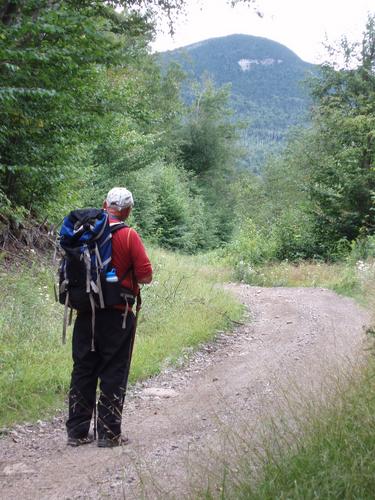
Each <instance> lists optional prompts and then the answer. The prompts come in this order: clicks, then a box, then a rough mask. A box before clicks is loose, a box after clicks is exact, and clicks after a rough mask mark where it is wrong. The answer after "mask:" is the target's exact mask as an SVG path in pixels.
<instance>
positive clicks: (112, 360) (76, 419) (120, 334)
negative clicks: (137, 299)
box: [66, 309, 134, 439]
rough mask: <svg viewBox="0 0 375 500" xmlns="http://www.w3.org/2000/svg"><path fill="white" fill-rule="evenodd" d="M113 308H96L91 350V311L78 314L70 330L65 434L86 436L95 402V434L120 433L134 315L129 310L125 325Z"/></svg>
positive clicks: (103, 435)
mask: <svg viewBox="0 0 375 500" xmlns="http://www.w3.org/2000/svg"><path fill="white" fill-rule="evenodd" d="M122 322H123V315H122V313H121V311H118V310H116V309H102V310H97V311H96V318H95V336H94V338H95V351H94V352H92V351H91V341H92V327H91V312H87V313H79V314H78V316H77V319H76V321H75V324H74V330H73V342H72V344H73V349H72V350H73V371H72V379H71V385H70V393H69V418H68V420H67V422H66V428H67V431H68V435H69V436H70V437H74V438H81V437H85V436H87V433H88V431H89V428H90V422H91V417H92V414H93V410H94V406H95V397H96V387H97V383H98V380H99V381H100V397H99V401H98V422H97V429H98V437H99V438H109V439H113V438H116V437H118V436H120V434H121V415H122V407H123V404H124V397H125V391H126V384H127V382H128V374H129V365H130V356H131V349H132V347H131V346H132V341H133V331H134V314H133V313H131V312H129V313H128V316H127V319H126V328H125V329H124V328H122Z"/></svg>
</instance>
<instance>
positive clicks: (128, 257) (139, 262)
mask: <svg viewBox="0 0 375 500" xmlns="http://www.w3.org/2000/svg"><path fill="white" fill-rule="evenodd" d="M110 223H111V224H115V223H118V220H116V219H113V218H112V217H110ZM112 267H114V268H115V269H116V274H117V276H118V277H119V279H121V277H122V276H123V275H124V274H125V273H126V272H127V271H129V270H130V269H131V271H130V272H129V273H128V274H127V276H126V278H125V279H124V280H123V281H122V283H121V284H122V285H123V286H124V287H126V288H129V289H130V290H132V291H133V292H134V295H137V294H138V291H139V286H138V282H139V281H142V280H143V279H144V278H146V277H148V276H150V275H152V266H151V262H150V259H149V258H148V255H147V253H146V249H145V247H144V245H143V243H142V240H141V238H140V236H139V234H138V233H137V232H136V231H135V229H133V228H130V227H125V228H122V229H118V230H117V231H115V232H114V233H113V234H112Z"/></svg>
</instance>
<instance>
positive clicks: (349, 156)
mask: <svg viewBox="0 0 375 500" xmlns="http://www.w3.org/2000/svg"><path fill="white" fill-rule="evenodd" d="M340 53H341V54H343V55H344V61H345V66H344V68H340V69H338V70H337V69H336V68H335V66H334V65H332V64H326V65H325V66H323V68H322V72H321V76H320V78H317V79H316V80H315V82H314V83H313V86H312V90H313V97H314V99H315V108H314V115H313V117H314V125H315V134H314V136H313V138H312V145H313V149H314V150H315V154H314V157H313V158H314V159H313V161H312V162H310V164H309V170H310V178H311V181H310V184H309V196H310V199H311V201H312V210H313V216H314V221H315V232H316V235H317V240H318V242H319V244H320V251H321V252H322V253H323V254H325V255H328V254H329V253H331V252H334V251H335V248H337V245H341V244H342V241H348V242H350V241H352V240H354V239H356V238H358V237H359V236H361V235H366V234H373V233H374V231H375V210H374V208H375V207H374V194H375V169H374V160H375V17H374V16H370V17H369V19H368V22H367V26H366V31H365V33H364V36H363V41H362V44H361V46H360V47H359V46H357V45H352V46H351V45H350V44H348V42H347V41H346V40H345V39H344V40H343V42H342V44H341V52H340ZM310 149H311V145H310Z"/></svg>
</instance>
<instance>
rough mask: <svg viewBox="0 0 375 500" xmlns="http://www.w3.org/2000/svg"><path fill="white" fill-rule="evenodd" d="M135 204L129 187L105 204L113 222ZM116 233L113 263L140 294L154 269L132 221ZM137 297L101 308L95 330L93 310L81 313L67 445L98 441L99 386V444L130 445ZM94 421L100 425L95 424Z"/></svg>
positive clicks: (75, 343) (117, 191) (113, 192)
mask: <svg viewBox="0 0 375 500" xmlns="http://www.w3.org/2000/svg"><path fill="white" fill-rule="evenodd" d="M133 205H134V202H133V196H132V193H131V192H130V191H128V190H127V189H126V188H124V187H115V188H113V189H111V190H110V191H109V193H108V195H107V198H106V200H105V201H104V204H103V208H104V210H105V211H106V212H107V213H108V216H109V223H110V225H116V224H119V223H121V222H123V221H125V220H126V219H127V218H128V217H129V215H130V212H131V210H132V207H133ZM123 226H125V227H121V228H120V229H118V230H116V231H115V232H113V234H112V263H111V265H112V266H113V268H114V269H115V271H116V274H117V276H118V277H123V276H125V278H124V279H121V285H122V286H123V287H125V289H127V291H128V292H129V296H133V298H134V297H137V296H138V293H139V284H146V283H151V280H152V267H151V263H150V260H149V258H148V256H147V253H146V251H145V248H144V246H143V243H142V241H141V238H140V237H139V235H138V234H137V232H136V231H135V230H134V229H133V228H129V227H128V226H126V225H123ZM133 303H134V300H133V301H128V303H125V302H123V303H120V304H117V305H114V306H111V307H105V308H104V309H100V308H97V309H96V310H95V325H94V328H92V313H91V312H90V311H87V312H81V311H79V312H78V313H77V318H76V321H75V324H74V330H73V340H72V351H73V371H72V378H71V385H70V393H69V417H68V420H67V422H66V428H67V433H68V441H67V444H68V445H70V446H79V445H81V444H86V443H90V442H92V441H93V436H92V435H91V434H89V428H90V422H91V418H92V415H93V413H94V416H95V415H96V411H94V407H95V404H96V389H97V383H98V380H99V389H100V396H99V401H98V406H97V412H98V418H97V432H98V442H97V444H98V446H99V447H114V446H118V445H120V444H125V443H126V442H127V439H125V438H123V437H122V436H121V415H122V408H123V403H124V397H125V391H126V385H127V379H128V374H129V366H130V360H131V354H132V347H133V341H134V334H135V316H134V314H133V311H132V304H133ZM95 424H96V423H95V422H94V429H96V427H95Z"/></svg>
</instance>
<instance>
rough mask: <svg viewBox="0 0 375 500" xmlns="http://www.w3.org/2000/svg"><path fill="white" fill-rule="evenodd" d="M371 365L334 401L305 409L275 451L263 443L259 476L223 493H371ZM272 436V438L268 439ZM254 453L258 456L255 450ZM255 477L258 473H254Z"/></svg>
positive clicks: (374, 413)
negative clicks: (300, 421) (294, 430)
mask: <svg viewBox="0 0 375 500" xmlns="http://www.w3.org/2000/svg"><path fill="white" fill-rule="evenodd" d="M374 389H375V367H374V364H373V363H371V365H368V366H367V367H366V369H365V370H364V371H363V372H362V374H361V376H360V377H358V378H355V377H353V378H352V379H351V380H350V385H349V387H346V388H344V387H343V388H342V389H341V390H340V392H339V394H337V395H336V398H335V399H334V402H333V404H330V405H328V407H326V408H324V407H322V406H318V408H317V409H316V408H315V409H314V408H312V407H311V408H310V409H309V413H308V414H307V415H305V423H304V426H303V427H302V428H301V429H300V432H298V433H296V434H295V435H294V436H292V439H290V435H289V439H288V440H283V439H281V446H280V451H279V452H275V450H274V449H273V448H271V445H270V442H268V444H266V448H265V451H264V453H263V455H262V459H261V461H260V465H261V473H260V477H261V479H260V480H256V479H255V477H256V475H254V474H253V479H251V476H250V475H249V476H248V477H247V478H246V479H243V478H242V479H241V480H239V481H236V485H235V486H232V488H231V489H230V490H227V493H226V495H225V497H226V498H236V499H254V500H268V499H269V500H271V499H272V500H273V499H279V500H286V499H296V500H297V499H298V500H305V499H307V500H308V499H318V498H319V499H323V498H324V499H337V498H346V499H351V498H361V499H370V498H374V492H375V460H374V456H375V433H374V428H375V392H374ZM273 439H275V438H273ZM258 458H259V455H258ZM258 478H259V475H258Z"/></svg>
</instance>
